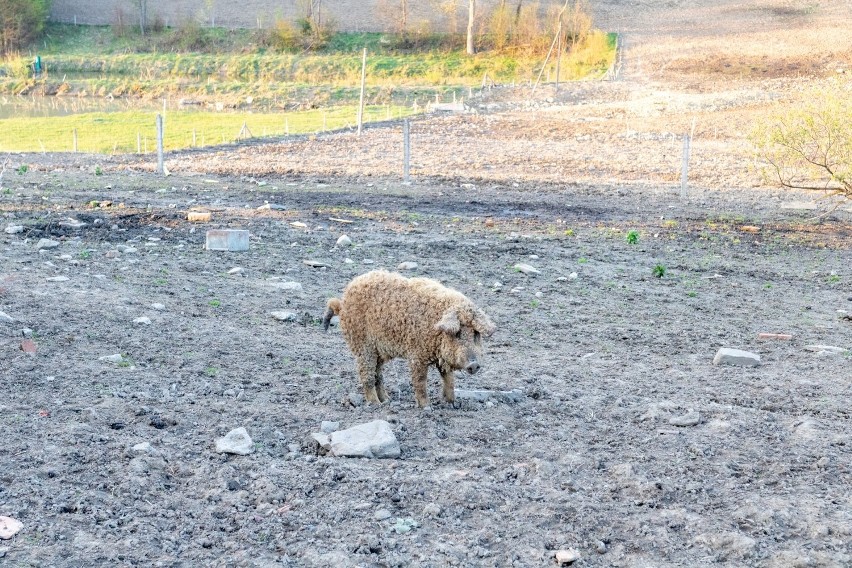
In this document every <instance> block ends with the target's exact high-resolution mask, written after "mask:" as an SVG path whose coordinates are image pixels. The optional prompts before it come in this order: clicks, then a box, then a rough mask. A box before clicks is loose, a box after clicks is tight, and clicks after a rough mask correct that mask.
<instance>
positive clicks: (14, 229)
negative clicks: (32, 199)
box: [3, 225, 24, 235]
mask: <svg viewBox="0 0 852 568" xmlns="http://www.w3.org/2000/svg"><path fill="white" fill-rule="evenodd" d="M3 232H4V233H6V234H7V235H17V234H18V233H23V232H24V226H23V225H9V226H8V227H6V228H5V229H3Z"/></svg>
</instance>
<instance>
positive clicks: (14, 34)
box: [0, 0, 50, 55]
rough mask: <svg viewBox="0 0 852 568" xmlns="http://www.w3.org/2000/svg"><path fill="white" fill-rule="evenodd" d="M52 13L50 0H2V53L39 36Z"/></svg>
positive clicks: (0, 5) (13, 49) (0, 44)
mask: <svg viewBox="0 0 852 568" xmlns="http://www.w3.org/2000/svg"><path fill="white" fill-rule="evenodd" d="M49 13H50V0H0V54H4V55H5V54H7V53H11V52H13V51H16V50H18V49H20V48H22V47H24V46H25V45H27V44H29V43H30V42H31V41H33V40H34V39H36V38H38V37H39V36H40V35H41V33H42V32H43V31H44V24H45V22H46V21H47V16H48V14H49Z"/></svg>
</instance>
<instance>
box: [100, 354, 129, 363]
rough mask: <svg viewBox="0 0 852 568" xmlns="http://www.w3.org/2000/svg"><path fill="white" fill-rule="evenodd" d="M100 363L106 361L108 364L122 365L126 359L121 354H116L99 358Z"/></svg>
mask: <svg viewBox="0 0 852 568" xmlns="http://www.w3.org/2000/svg"><path fill="white" fill-rule="evenodd" d="M98 361H106V362H108V363H121V362H122V361H124V357H122V356H121V353H116V354H115V355H104V356H103V357H98Z"/></svg>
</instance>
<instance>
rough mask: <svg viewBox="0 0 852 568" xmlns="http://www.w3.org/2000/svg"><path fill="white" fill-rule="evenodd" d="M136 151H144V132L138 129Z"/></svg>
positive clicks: (139, 152)
mask: <svg viewBox="0 0 852 568" xmlns="http://www.w3.org/2000/svg"><path fill="white" fill-rule="evenodd" d="M136 153H137V154H141V153H142V134H141V133H140V132H139V131H138V130H137V131H136Z"/></svg>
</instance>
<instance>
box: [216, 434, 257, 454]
mask: <svg viewBox="0 0 852 568" xmlns="http://www.w3.org/2000/svg"><path fill="white" fill-rule="evenodd" d="M253 449H254V442H252V441H251V438H250V437H249V435H248V432H247V431H246V429H245V428H236V429H234V430H231V431H230V432H228V433H227V434H225V436H224V437H223V438H217V439H216V451H217V452H219V453H220V454H238V455H241V456H246V455H248V454H250V453H251V452H252V450H253Z"/></svg>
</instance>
